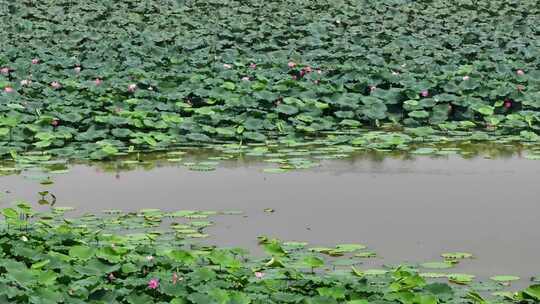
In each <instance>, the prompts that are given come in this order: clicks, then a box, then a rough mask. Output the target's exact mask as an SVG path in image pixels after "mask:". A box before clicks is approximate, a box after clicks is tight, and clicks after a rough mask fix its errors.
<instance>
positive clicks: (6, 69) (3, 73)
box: [0, 67, 9, 76]
mask: <svg viewBox="0 0 540 304" xmlns="http://www.w3.org/2000/svg"><path fill="white" fill-rule="evenodd" d="M0 73H2V75H5V76H7V75H9V68H8V67H3V68H1V69H0Z"/></svg>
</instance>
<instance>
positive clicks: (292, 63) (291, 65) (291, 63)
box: [287, 61, 296, 69]
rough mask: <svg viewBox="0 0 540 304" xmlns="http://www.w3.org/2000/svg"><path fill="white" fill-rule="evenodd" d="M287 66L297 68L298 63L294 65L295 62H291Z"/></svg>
mask: <svg viewBox="0 0 540 304" xmlns="http://www.w3.org/2000/svg"><path fill="white" fill-rule="evenodd" d="M287 66H288V67H289V68H290V69H292V68H294V67H295V66H296V63H294V62H293V61H289V63H287Z"/></svg>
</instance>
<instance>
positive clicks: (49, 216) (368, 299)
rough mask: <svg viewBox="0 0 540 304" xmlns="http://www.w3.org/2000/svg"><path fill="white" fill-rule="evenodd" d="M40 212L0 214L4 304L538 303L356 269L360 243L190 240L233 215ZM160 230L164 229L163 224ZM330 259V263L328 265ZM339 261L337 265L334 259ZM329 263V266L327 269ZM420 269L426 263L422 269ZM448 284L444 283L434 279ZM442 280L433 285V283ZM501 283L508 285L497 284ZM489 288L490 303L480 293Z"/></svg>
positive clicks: (496, 288) (472, 286)
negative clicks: (246, 246) (253, 244)
mask: <svg viewBox="0 0 540 304" xmlns="http://www.w3.org/2000/svg"><path fill="white" fill-rule="evenodd" d="M70 209H71V208H67V207H64V208H61V207H52V208H51V210H50V211H47V212H36V211H34V210H32V209H31V207H30V205H28V204H27V203H25V202H18V203H16V205H15V206H14V207H13V208H5V209H3V210H2V211H1V213H2V214H3V216H4V218H5V220H4V221H2V222H0V229H1V232H0V250H1V258H0V285H1V286H3V288H2V289H0V301H2V302H3V303H36V304H49V303H51V304H53V303H54V304H57V303H96V304H97V303H99V304H105V303H107V304H110V303H129V304H138V303H145V304H148V303H173V304H179V303H185V304H188V303H189V304H191V303H192V304H208V303H223V304H236V303H240V304H250V303H261V304H263V303H264V304H271V303H304V304H316V303H317V304H322V303H325V304H332V303H347V304H369V303H380V304H383V303H384V304H437V303H474V304H485V303H537V301H540V285H532V286H530V287H529V288H527V289H524V290H523V291H520V292H510V291H503V288H504V286H506V285H508V284H509V282H510V281H515V280H519V278H518V277H514V276H496V277H493V278H492V280H494V281H496V282H501V284H498V283H477V282H475V283H473V281H474V280H475V276H473V275H469V274H458V273H446V274H445V273H443V274H442V275H441V276H434V275H433V274H430V273H422V272H420V271H419V270H418V269H419V268H416V267H415V266H414V265H407V266H405V265H404V266H385V267H384V268H382V269H365V270H361V269H360V268H359V266H358V265H360V264H361V260H360V259H361V258H360V257H356V256H355V254H361V253H362V252H368V251H364V250H365V249H366V246H364V245H362V244H338V245H336V246H335V247H333V248H321V247H319V248H316V247H309V246H308V244H307V243H301V242H280V241H278V240H276V239H269V238H266V237H260V238H259V243H260V245H261V246H262V248H263V249H264V251H265V252H266V254H267V256H266V257H260V258H259V257H253V256H250V255H249V253H248V252H246V251H245V250H243V249H239V248H217V247H215V246H209V245H202V244H200V243H199V242H196V241H195V240H196V239H198V238H204V237H206V236H207V234H205V233H204V229H205V228H206V227H209V226H211V225H213V222H212V221H211V220H210V219H209V217H211V216H216V215H220V214H221V215H230V216H234V214H238V213H239V212H236V211H225V212H216V211H196V210H180V211H175V212H164V211H161V210H158V209H145V210H140V211H139V212H136V213H128V214H125V213H122V212H121V211H118V210H107V211H104V214H102V215H100V216H96V215H91V214H86V215H84V216H82V217H79V218H68V217H66V216H65V215H64V213H65V212H66V211H69V210H70ZM165 226H168V228H167V227H165ZM332 257H334V258H332ZM336 257H337V258H336ZM330 265H331V267H330ZM424 266H425V265H424ZM433 277H438V278H447V279H448V282H449V283H446V282H444V281H440V279H428V278H433ZM437 280H438V281H437ZM503 283H504V284H503ZM485 291H491V292H492V294H493V295H492V296H490V297H489V298H490V299H491V300H490V299H488V298H487V297H486V296H481V295H480V294H479V292H485Z"/></svg>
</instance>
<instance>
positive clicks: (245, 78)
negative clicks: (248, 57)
mask: <svg viewBox="0 0 540 304" xmlns="http://www.w3.org/2000/svg"><path fill="white" fill-rule="evenodd" d="M242 80H243V81H250V80H251V79H250V78H249V77H247V76H245V77H242Z"/></svg>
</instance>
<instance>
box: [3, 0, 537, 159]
mask: <svg viewBox="0 0 540 304" xmlns="http://www.w3.org/2000/svg"><path fill="white" fill-rule="evenodd" d="M1 4H2V5H0V14H1V15H2V16H4V18H3V19H2V20H3V22H2V23H1V24H0V32H2V33H4V35H3V37H4V43H3V47H2V48H1V49H0V68H1V71H0V72H1V73H0V89H2V92H1V93H0V117H1V118H0V155H4V156H7V155H9V153H10V152H11V153H12V154H13V153H14V152H17V153H21V152H22V151H28V150H36V149H37V150H47V151H48V153H51V154H52V155H56V156H61V157H70V158H88V157H89V156H91V157H92V158H104V157H107V156H111V155H116V154H118V153H119V152H126V151H129V150H130V147H131V150H133V149H153V148H165V147H171V146H174V145H177V144H182V143H186V142H198V143H200V142H214V143H221V142H246V141H255V142H265V141H267V140H268V139H273V138H279V137H281V138H283V137H287V138H289V139H290V138H293V139H295V140H302V139H304V138H305V137H318V136H320V135H321V133H322V132H325V131H337V130H341V131H348V130H351V129H352V130H357V129H358V128H374V127H384V128H387V129H388V128H391V129H393V130H402V129H403V128H409V129H407V130H406V133H415V134H416V133H418V132H420V133H425V132H428V133H430V134H433V133H436V134H438V135H442V136H458V137H460V136H469V137H471V136H473V138H475V139H477V140H489V139H491V137H492V136H501V135H504V136H508V135H515V137H513V139H514V140H520V141H538V138H539V137H538V135H537V132H538V130H539V128H540V123H539V122H540V111H539V108H540V95H539V92H540V70H539V63H540V59H539V58H540V44H539V41H540V39H539V38H540V37H539V34H538V33H539V32H540V31H539V30H538V27H539V24H540V19H539V16H540V14H539V8H538V5H537V1H534V0H525V1H505V0H504V1H503V0H493V1H476V2H471V1H470V0H458V1H445V0H444V1H443V0H436V1H406V0H384V1H315V2H314V1H304V0H301V1H284V0H281V1H249V2H245V1H232V0H226V1H199V0H185V1H184V0H180V1H172V0H160V1H158V0H142V1H128V0H103V1H99V2H88V1H73V0H54V1H53V0H46V1H39V2H38V3H34V2H28V1H5V0H2V1H1ZM417 129H418V130H417ZM415 130H417V131H415ZM473 131H474V132H473ZM480 131H481V132H480ZM400 137H401V135H400ZM397 140H398V141H401V140H402V139H401V138H400V139H397Z"/></svg>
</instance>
